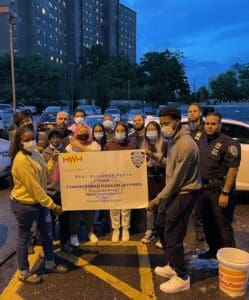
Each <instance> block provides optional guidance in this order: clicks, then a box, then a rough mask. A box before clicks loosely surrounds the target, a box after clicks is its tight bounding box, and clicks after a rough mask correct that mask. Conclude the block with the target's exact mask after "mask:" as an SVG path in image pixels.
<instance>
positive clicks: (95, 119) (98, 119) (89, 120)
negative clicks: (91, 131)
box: [85, 115, 104, 127]
mask: <svg viewBox="0 0 249 300" xmlns="http://www.w3.org/2000/svg"><path fill="white" fill-rule="evenodd" d="M103 118H104V115H92V116H86V120H85V123H86V125H87V126H89V127H93V126H94V125H95V124H96V123H100V124H102V123H103Z"/></svg>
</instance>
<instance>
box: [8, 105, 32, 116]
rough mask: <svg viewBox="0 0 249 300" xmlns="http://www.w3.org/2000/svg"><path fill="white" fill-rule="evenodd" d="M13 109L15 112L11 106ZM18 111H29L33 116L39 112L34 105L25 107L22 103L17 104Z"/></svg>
mask: <svg viewBox="0 0 249 300" xmlns="http://www.w3.org/2000/svg"><path fill="white" fill-rule="evenodd" d="M10 107H11V111H12V112H13V105H11V106H10ZM16 111H17V112H19V111H28V112H30V113H31V114H35V113H36V112H37V109H36V106H33V105H24V104H22V103H17V104H16Z"/></svg>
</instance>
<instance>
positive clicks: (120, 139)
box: [115, 133, 126, 143]
mask: <svg viewBox="0 0 249 300" xmlns="http://www.w3.org/2000/svg"><path fill="white" fill-rule="evenodd" d="M125 138H126V134H125V133H115V139H116V140H117V141H118V142H120V143H122V142H123V141H124V140H125Z"/></svg>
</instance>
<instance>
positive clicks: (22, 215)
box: [11, 127, 68, 284]
mask: <svg viewBox="0 0 249 300" xmlns="http://www.w3.org/2000/svg"><path fill="white" fill-rule="evenodd" d="M35 145H36V143H35V140H34V135H33V132H32V131H31V130H30V129H29V128H27V127H22V128H19V129H18V130H17V131H16V135H15V148H14V149H13V150H14V151H13V155H12V168H11V174H12V178H13V182H14V187H13V189H12V192H11V209H12V211H13V213H14V214H15V217H16V220H17V226H18V237H17V250H16V254H17V260H18V267H19V275H18V279H19V280H20V281H23V282H26V283H31V284H37V283H40V282H41V281H42V278H41V277H40V276H38V275H37V274H32V273H31V272H30V270H29V262H28V245H29V240H30V237H31V235H32V234H33V232H32V231H33V230H34V229H35V228H36V226H38V228H39V230H40V234H41V238H42V245H43V250H44V254H45V269H46V271H47V272H53V273H61V274H62V273H67V272H68V269H67V267H66V266H63V265H56V264H55V261H54V253H53V236H52V222H51V215H50V211H49V209H51V210H53V212H54V213H55V214H57V215H59V214H60V213H61V212H62V210H61V207H60V206H58V205H56V204H55V203H54V202H53V200H52V198H51V197H49V196H48V195H47V193H46V173H47V171H48V172H49V170H52V169H53V165H54V161H55V160H56V159H57V158H58V153H56V152H55V153H54V155H53V157H52V159H51V160H50V161H49V163H48V165H46V164H45V162H44V160H43V158H42V156H41V155H40V154H39V152H38V151H36V150H35Z"/></svg>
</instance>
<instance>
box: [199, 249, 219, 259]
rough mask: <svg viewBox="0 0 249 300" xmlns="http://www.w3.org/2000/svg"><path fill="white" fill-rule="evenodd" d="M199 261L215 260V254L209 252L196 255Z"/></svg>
mask: <svg viewBox="0 0 249 300" xmlns="http://www.w3.org/2000/svg"><path fill="white" fill-rule="evenodd" d="M198 257H199V258H200V259H216V254H215V253H213V252H211V251H210V250H208V251H205V252H201V253H199V254H198Z"/></svg>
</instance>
